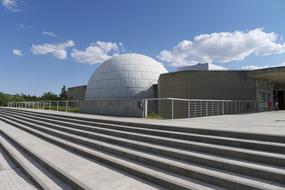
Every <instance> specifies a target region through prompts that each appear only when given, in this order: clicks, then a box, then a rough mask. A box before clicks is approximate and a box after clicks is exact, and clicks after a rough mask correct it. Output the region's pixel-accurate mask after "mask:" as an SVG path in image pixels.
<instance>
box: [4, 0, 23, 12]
mask: <svg viewBox="0 0 285 190" xmlns="http://www.w3.org/2000/svg"><path fill="white" fill-rule="evenodd" d="M0 2H1V4H2V6H4V7H5V8H6V9H8V10H9V11H12V12H19V11H21V10H20V9H18V8H17V6H18V2H17V1H16V0H0Z"/></svg>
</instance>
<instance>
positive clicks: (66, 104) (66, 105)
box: [65, 101, 68, 112]
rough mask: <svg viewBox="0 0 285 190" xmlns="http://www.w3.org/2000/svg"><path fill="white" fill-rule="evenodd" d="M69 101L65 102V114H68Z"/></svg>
mask: <svg viewBox="0 0 285 190" xmlns="http://www.w3.org/2000/svg"><path fill="white" fill-rule="evenodd" d="M67 107H68V101H65V112H67Z"/></svg>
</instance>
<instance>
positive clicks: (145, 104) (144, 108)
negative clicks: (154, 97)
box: [143, 99, 148, 118]
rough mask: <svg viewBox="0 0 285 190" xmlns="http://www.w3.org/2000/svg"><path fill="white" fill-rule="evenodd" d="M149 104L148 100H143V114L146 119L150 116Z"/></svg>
mask: <svg viewBox="0 0 285 190" xmlns="http://www.w3.org/2000/svg"><path fill="white" fill-rule="evenodd" d="M147 104H148V100H147V99H144V100H143V114H144V118H147V116H148V114H147V112H148V110H147V109H148V107H147Z"/></svg>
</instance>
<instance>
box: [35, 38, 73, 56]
mask: <svg viewBox="0 0 285 190" xmlns="http://www.w3.org/2000/svg"><path fill="white" fill-rule="evenodd" d="M74 45H75V44H74V42H73V41H72V40H68V41H66V42H65V43H59V44H47V43H46V44H43V45H32V48H31V51H32V52H33V54H41V55H46V54H49V53H50V54H52V55H53V56H54V57H56V58H58V59H66V55H67V52H66V49H67V48H70V47H73V46H74Z"/></svg>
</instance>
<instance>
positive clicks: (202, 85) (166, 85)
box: [158, 71, 256, 118]
mask: <svg viewBox="0 0 285 190" xmlns="http://www.w3.org/2000/svg"><path fill="white" fill-rule="evenodd" d="M158 97H159V98H166V97H170V98H183V99H218V100H255V99H256V80H255V79H254V78H252V77H249V76H248V73H247V72H246V71H180V72H175V73H168V74H163V75H161V76H160V78H159V81H158ZM187 108H188V107H187V103H186V102H178V101H175V109H174V113H175V118H181V117H187ZM158 112H159V115H160V116H162V117H165V118H169V116H170V115H171V113H170V112H171V102H170V101H168V102H167V101H159V102H158Z"/></svg>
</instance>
